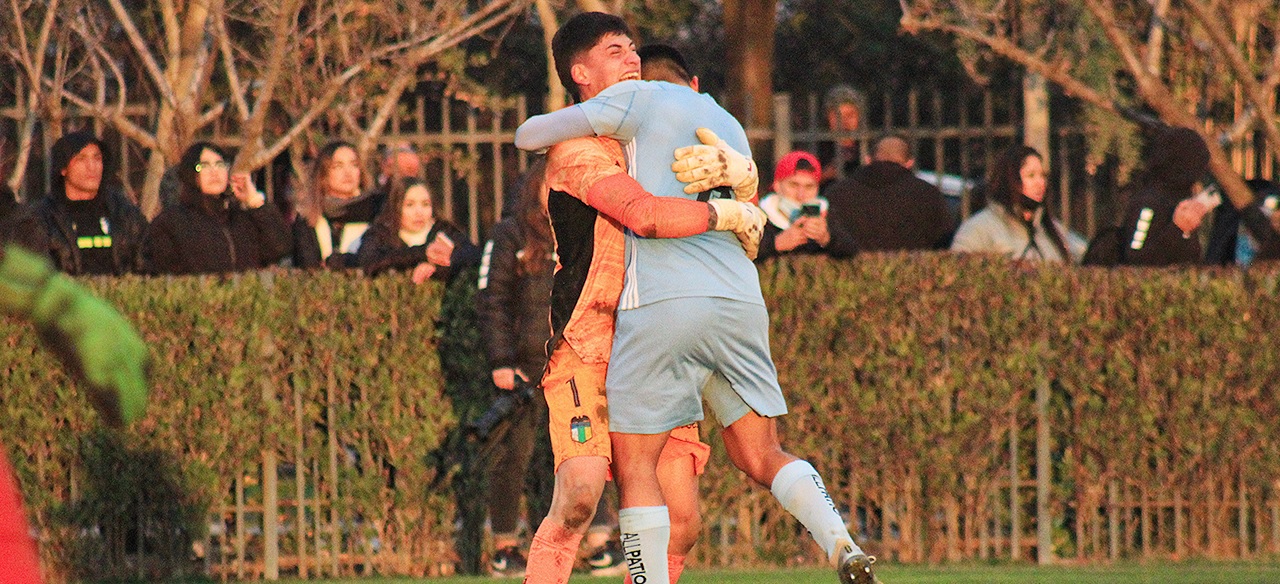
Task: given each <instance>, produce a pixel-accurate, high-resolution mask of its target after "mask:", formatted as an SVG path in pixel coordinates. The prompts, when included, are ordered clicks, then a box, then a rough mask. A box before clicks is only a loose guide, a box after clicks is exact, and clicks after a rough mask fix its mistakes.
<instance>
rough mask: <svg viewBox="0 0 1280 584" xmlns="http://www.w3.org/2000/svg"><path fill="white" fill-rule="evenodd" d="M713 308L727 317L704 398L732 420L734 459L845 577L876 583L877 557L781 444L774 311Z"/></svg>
mask: <svg viewBox="0 0 1280 584" xmlns="http://www.w3.org/2000/svg"><path fill="white" fill-rule="evenodd" d="M714 310H715V311H716V314H718V315H720V316H721V318H720V319H719V320H718V321H717V323H718V325H719V326H717V328H715V329H713V330H710V331H708V334H707V335H706V337H705V339H706V351H707V352H708V353H709V355H710V357H709V358H710V359H713V360H714V363H715V364H716V368H717V371H719V372H720V375H716V376H712V379H711V380H709V381H708V383H707V385H706V387H705V388H704V390H703V397H704V398H706V401H707V403H708V404H710V406H711V409H712V411H713V412H715V415H716V418H717V419H719V420H720V422H721V423H722V424H724V425H725V430H724V432H723V433H722V434H721V436H722V437H723V439H724V443H725V448H726V451H727V453H728V455H729V459H730V460H731V461H732V462H733V464H734V466H736V467H738V468H739V469H741V470H742V471H743V472H745V473H746V474H747V476H748V477H750V478H751V479H752V480H754V481H755V482H756V483H758V484H760V485H762V486H764V487H768V488H769V489H770V491H771V492H772V493H773V495H774V497H776V498H777V499H778V501H779V503H781V504H782V506H783V508H784V509H786V510H787V511H788V512H790V513H791V514H792V515H793V516H795V517H796V519H797V520H799V521H800V523H801V524H802V525H804V526H805V528H807V529H808V530H809V532H810V534H812V535H813V538H814V540H816V541H817V542H818V544H819V545H820V546H821V547H822V549H823V550H824V551H825V552H826V553H827V557H828V558H829V559H830V560H831V562H832V563H833V565H835V566H836V567H837V568H838V569H839V571H840V574H841V579H842V580H848V581H852V582H873V581H874V576H872V575H871V572H870V561H871V560H870V559H869V558H867V556H866V555H865V554H863V552H862V550H861V549H859V548H858V546H857V545H856V544H854V542H853V537H851V536H850V534H849V530H848V528H847V527H845V524H844V519H843V518H841V517H840V512H839V511H838V510H837V509H836V507H835V505H834V504H833V503H832V501H831V497H830V496H829V495H828V494H827V490H826V486H825V485H824V484H823V481H822V477H821V476H820V475H819V474H818V472H817V471H816V470H815V469H814V468H813V466H812V465H810V464H809V463H808V462H806V461H804V460H800V459H798V458H796V457H795V456H793V455H791V454H789V453H787V452H786V451H784V450H783V449H782V445H781V444H780V443H779V440H778V427H777V421H776V417H777V416H781V415H783V414H785V413H786V402H785V400H784V399H783V398H782V389H781V387H779V385H778V378H777V370H776V369H775V368H774V366H773V360H772V357H771V356H770V354H769V334H768V325H769V323H768V318H769V316H768V313H767V312H766V311H765V309H764V307H763V306H759V305H755V304H751V303H745V302H735V301H731V300H717V301H716V307H715V309H714ZM863 568H865V570H864V569H863ZM854 572H856V573H854Z"/></svg>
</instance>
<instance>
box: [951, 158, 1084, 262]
mask: <svg viewBox="0 0 1280 584" xmlns="http://www.w3.org/2000/svg"><path fill="white" fill-rule="evenodd" d="M1046 185H1047V179H1046V178H1045V172H1044V162H1043V159H1041V158H1040V153H1039V152H1036V150H1035V149H1034V148H1031V147H1029V146H1013V147H1010V148H1008V149H1006V150H1004V151H1003V152H1001V153H1000V156H999V157H998V158H997V159H996V162H995V165H994V167H993V168H992V169H991V171H990V172H989V173H988V177H987V206H986V208H985V209H983V210H982V211H979V212H978V213H976V214H974V215H973V216H972V217H969V218H968V219H967V220H965V222H964V223H961V224H960V228H959V229H958V230H957V231H956V236H955V239H954V240H953V241H952V242H951V251H959V252H976V253H994V254H1000V255H1004V256H1008V257H1010V258H1012V259H1015V260H1019V261H1022V260H1028V261H1033V262H1035V261H1045V262H1050V263H1079V262H1080V258H1081V256H1083V255H1084V249H1085V242H1084V240H1083V239H1081V238H1080V236H1078V235H1076V234H1075V233H1072V232H1071V231H1069V230H1068V229H1067V228H1066V227H1065V226H1063V225H1062V223H1061V222H1059V221H1057V220H1056V219H1054V218H1053V216H1052V214H1051V213H1050V212H1049V206H1048V205H1045V204H1044V203H1045V191H1046Z"/></svg>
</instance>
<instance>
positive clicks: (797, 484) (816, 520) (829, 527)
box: [770, 460, 863, 563]
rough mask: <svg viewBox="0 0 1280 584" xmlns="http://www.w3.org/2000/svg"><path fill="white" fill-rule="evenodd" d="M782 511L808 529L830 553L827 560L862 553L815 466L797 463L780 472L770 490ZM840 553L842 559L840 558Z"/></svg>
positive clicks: (836, 559)
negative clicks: (784, 510) (780, 504)
mask: <svg viewBox="0 0 1280 584" xmlns="http://www.w3.org/2000/svg"><path fill="white" fill-rule="evenodd" d="M770 490H771V491H773V496H774V497H775V498H776V499H778V502H779V503H782V508H783V509H786V510H787V511H788V512H789V513H791V515H793V516H795V518H796V519H797V520H799V521H800V524H801V525H804V526H805V528H806V529H808V530H809V534H810V535H812V536H813V539H814V541H817V542H818V545H819V546H821V547H822V549H823V550H824V551H826V552H827V557H828V558H829V559H831V560H832V561H833V562H836V563H838V561H839V560H840V559H843V558H844V557H845V556H847V555H849V554H860V553H863V552H862V549H861V548H859V547H858V544H856V543H853V537H852V536H850V535H849V528H847V527H845V525H844V519H841V518H840V512H839V511H837V510H836V506H835V503H832V502H831V496H830V495H828V494H827V487H826V485H824V484H822V477H821V476H819V475H818V471H817V470H814V468H813V465H811V464H809V463H808V462H807V461H804V460H795V461H792V462H790V463H788V464H787V465H786V466H784V467H782V468H781V469H779V470H778V474H777V475H774V477H773V485H772V486H771V487H770ZM837 553H839V556H837Z"/></svg>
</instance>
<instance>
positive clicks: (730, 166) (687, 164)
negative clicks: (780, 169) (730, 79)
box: [671, 128, 760, 201]
mask: <svg viewBox="0 0 1280 584" xmlns="http://www.w3.org/2000/svg"><path fill="white" fill-rule="evenodd" d="M696 133H697V135H698V141H700V142H702V144H698V145H694V146H685V147H683V148H677V149H676V151H675V159H676V161H675V162H674V163H672V164H671V170H672V171H673V172H675V173H676V179H678V180H679V181H680V182H683V183H689V184H686V185H685V187H684V192H685V193H688V194H691V195H692V194H694V193H701V192H702V191H705V190H709V189H712V188H715V187H731V188H733V196H734V198H735V199H737V200H739V201H750V200H752V199H754V198H755V196H756V187H757V186H758V185H759V182H760V177H759V175H758V173H757V171H756V165H755V163H754V162H752V161H751V159H750V158H747V157H746V156H743V155H742V154H741V153H739V152H738V151H737V150H734V149H733V148H732V147H730V146H729V144H728V143H727V142H725V141H724V140H722V139H720V137H719V136H717V135H716V133H715V132H713V131H711V130H708V129H707V128H698V130H697V132H696Z"/></svg>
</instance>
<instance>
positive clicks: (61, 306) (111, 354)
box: [0, 246, 147, 426]
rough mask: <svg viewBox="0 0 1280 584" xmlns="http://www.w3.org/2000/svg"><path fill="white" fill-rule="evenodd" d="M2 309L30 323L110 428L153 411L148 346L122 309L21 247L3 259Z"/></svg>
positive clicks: (0, 272) (0, 276)
mask: <svg viewBox="0 0 1280 584" xmlns="http://www.w3.org/2000/svg"><path fill="white" fill-rule="evenodd" d="M0 307H2V308H3V310H4V311H6V312H8V313H10V314H13V315H15V316H21V317H25V318H29V319H30V320H31V323H32V324H34V325H35V327H36V330H37V331H38V332H39V333H40V336H41V338H42V339H43V340H44V342H45V345H46V346H47V347H48V348H49V349H50V350H52V351H53V352H54V354H56V355H57V356H58V358H59V359H60V360H61V361H62V363H63V364H64V365H66V366H67V368H68V369H70V370H71V371H72V373H73V374H74V375H75V376H76V378H77V379H80V380H81V381H83V382H84V383H86V384H87V385H88V388H89V392H88V394H89V401H90V402H91V403H92V404H93V406H94V408H95V409H96V410H98V414H99V415H101V416H102V418H103V420H104V421H106V422H107V424H109V425H112V426H121V425H123V424H126V423H129V422H132V421H133V420H136V419H137V418H139V417H140V416H141V415H142V412H143V410H145V409H146V406H147V381H146V372H145V369H146V362H147V346H146V344H145V343H143V342H142V338H141V337H140V336H138V332H137V330H135V329H134V328H133V325H131V324H130V323H129V321H128V320H126V319H125V318H124V317H123V316H121V315H120V313H119V312H118V311H116V309H114V308H112V307H111V305H109V304H107V303H106V302H104V301H103V300H101V299H99V298H98V297H97V296H94V295H93V294H92V293H90V292H89V291H88V290H86V289H85V288H84V287H83V286H81V285H79V284H77V283H75V282H74V281H72V280H71V279H70V278H68V277H67V276H66V275H64V274H61V273H58V272H57V271H56V270H54V268H53V266H52V265H51V264H50V263H49V262H48V261H47V260H45V259H44V258H41V257H39V256H37V255H35V254H33V253H31V252H28V251H26V250H24V249H22V248H19V247H16V246H7V247H6V248H5V249H4V257H3V260H0Z"/></svg>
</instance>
